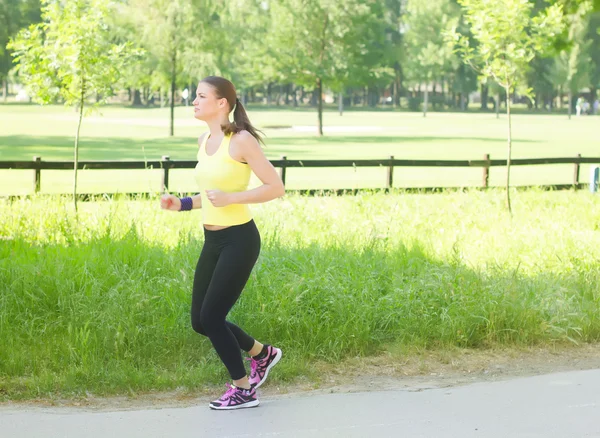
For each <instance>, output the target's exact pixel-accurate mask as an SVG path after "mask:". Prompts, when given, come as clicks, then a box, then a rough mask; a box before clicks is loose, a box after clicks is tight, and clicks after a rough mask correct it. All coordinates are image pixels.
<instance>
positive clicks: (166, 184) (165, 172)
mask: <svg viewBox="0 0 600 438" xmlns="http://www.w3.org/2000/svg"><path fill="white" fill-rule="evenodd" d="M169 160H170V158H169V156H168V155H163V156H162V161H163V163H162V167H163V176H162V188H161V190H162V191H163V192H168V191H169Z"/></svg>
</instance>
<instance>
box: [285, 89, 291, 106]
mask: <svg viewBox="0 0 600 438" xmlns="http://www.w3.org/2000/svg"><path fill="white" fill-rule="evenodd" d="M291 92H292V84H287V85H286V86H285V105H286V106H287V105H289V104H290V93H291Z"/></svg>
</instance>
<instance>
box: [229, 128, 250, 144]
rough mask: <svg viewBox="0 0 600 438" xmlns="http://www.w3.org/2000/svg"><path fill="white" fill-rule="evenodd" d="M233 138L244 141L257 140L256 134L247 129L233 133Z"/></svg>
mask: <svg viewBox="0 0 600 438" xmlns="http://www.w3.org/2000/svg"><path fill="white" fill-rule="evenodd" d="M231 139H232V140H235V141H237V142H242V143H244V142H252V141H256V139H255V138H254V136H253V135H252V134H250V133H249V132H248V131H246V130H245V129H242V130H241V131H239V132H237V133H235V134H232V136H231Z"/></svg>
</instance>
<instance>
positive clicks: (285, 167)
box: [279, 155, 287, 186]
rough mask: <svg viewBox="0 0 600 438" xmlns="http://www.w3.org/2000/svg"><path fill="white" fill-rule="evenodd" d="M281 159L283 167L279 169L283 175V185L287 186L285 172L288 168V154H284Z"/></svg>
mask: <svg viewBox="0 0 600 438" xmlns="http://www.w3.org/2000/svg"><path fill="white" fill-rule="evenodd" d="M281 159H282V160H283V163H282V164H281V168H280V169H279V176H280V177H281V182H283V185H284V186H285V172H286V169H287V166H286V165H285V162H286V160H287V156H285V155H283V156H282V157H281Z"/></svg>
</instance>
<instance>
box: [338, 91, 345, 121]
mask: <svg viewBox="0 0 600 438" xmlns="http://www.w3.org/2000/svg"><path fill="white" fill-rule="evenodd" d="M338 109H339V111H340V116H343V115H344V93H343V92H341V91H340V94H339V95H338Z"/></svg>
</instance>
